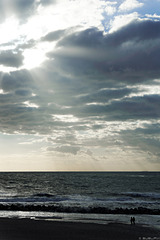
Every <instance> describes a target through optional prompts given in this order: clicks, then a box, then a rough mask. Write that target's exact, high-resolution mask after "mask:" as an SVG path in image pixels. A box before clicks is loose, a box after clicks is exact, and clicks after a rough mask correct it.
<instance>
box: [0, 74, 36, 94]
mask: <svg viewBox="0 0 160 240" xmlns="http://www.w3.org/2000/svg"><path fill="white" fill-rule="evenodd" d="M0 86H1V89H3V91H5V92H9V91H15V90H17V89H24V88H34V87H35V86H34V83H33V79H32V76H31V74H30V73H29V71H27V70H21V71H15V72H11V73H5V74H3V76H2V79H1V82H0Z"/></svg>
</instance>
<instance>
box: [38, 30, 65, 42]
mask: <svg viewBox="0 0 160 240" xmlns="http://www.w3.org/2000/svg"><path fill="white" fill-rule="evenodd" d="M64 33H65V30H57V31H53V32H50V33H48V34H47V35H46V36H44V37H42V39H41V40H42V41H48V42H50V41H56V40H58V39H59V38H60V37H62V36H63V35H64Z"/></svg>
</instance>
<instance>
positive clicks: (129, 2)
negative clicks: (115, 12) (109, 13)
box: [119, 0, 144, 11]
mask: <svg viewBox="0 0 160 240" xmlns="http://www.w3.org/2000/svg"><path fill="white" fill-rule="evenodd" d="M143 5H144V4H143V3H141V2H139V1H137V0H125V1H124V2H123V3H122V4H121V5H120V6H119V11H130V10H133V9H135V8H139V7H142V6H143Z"/></svg>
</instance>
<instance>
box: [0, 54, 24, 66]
mask: <svg viewBox="0 0 160 240" xmlns="http://www.w3.org/2000/svg"><path fill="white" fill-rule="evenodd" d="M23 59H24V57H23V55H22V52H21V51H19V52H13V51H12V50H7V51H1V53H0V64H1V65H4V66H9V67H16V68H18V67H20V66H22V64H23Z"/></svg>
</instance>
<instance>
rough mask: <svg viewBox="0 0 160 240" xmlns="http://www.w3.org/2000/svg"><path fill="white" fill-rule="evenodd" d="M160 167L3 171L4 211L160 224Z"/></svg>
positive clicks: (0, 197)
mask: <svg viewBox="0 0 160 240" xmlns="http://www.w3.org/2000/svg"><path fill="white" fill-rule="evenodd" d="M159 214H160V172H36V173H33V172H28V173H27V172H25V173H22V172H16V173H0V217H21V218H22V217H28V218H34V219H36V220H38V219H46V220H52V221H53V220H56V221H57V220H59V221H62V220H63V221H64V220H65V221H82V222H97V223H102V224H105V223H108V222H110V221H119V222H126V223H129V219H130V217H131V216H133V215H135V216H136V221H137V222H139V223H141V224H151V225H154V226H157V227H160V215H159Z"/></svg>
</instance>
